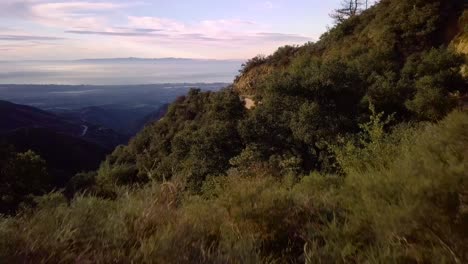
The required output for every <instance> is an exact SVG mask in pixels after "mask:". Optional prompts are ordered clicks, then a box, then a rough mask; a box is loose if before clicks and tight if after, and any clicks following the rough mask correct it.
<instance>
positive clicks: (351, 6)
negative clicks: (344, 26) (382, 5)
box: [330, 0, 368, 23]
mask: <svg viewBox="0 0 468 264" xmlns="http://www.w3.org/2000/svg"><path fill="white" fill-rule="evenodd" d="M363 6H365V7H366V8H367V6H368V1H365V4H364V3H363V2H362V1H361V0H342V1H341V7H340V8H338V9H335V11H334V12H333V13H332V14H331V15H330V16H331V17H332V18H333V19H334V20H335V21H336V22H337V23H341V22H343V21H345V20H346V19H348V18H350V17H354V16H356V15H358V14H359V13H361V11H362V9H363Z"/></svg>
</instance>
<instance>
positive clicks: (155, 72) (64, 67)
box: [0, 60, 242, 85]
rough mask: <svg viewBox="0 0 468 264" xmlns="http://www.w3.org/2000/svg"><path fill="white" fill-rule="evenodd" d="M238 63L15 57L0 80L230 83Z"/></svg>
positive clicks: (0, 71)
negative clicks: (42, 59) (20, 59)
mask: <svg viewBox="0 0 468 264" xmlns="http://www.w3.org/2000/svg"><path fill="white" fill-rule="evenodd" d="M241 64H242V62H240V61H227V60H226V61H214V60H181V61H178V60H167V61H165V60H163V61H158V60H137V61H132V60H129V61H127V62H116V61H112V60H110V61H106V62H105V63H103V62H97V61H92V60H89V61H49V62H46V61H40V62H34V61H17V62H8V63H0V84H59V85H60V84H62V85H139V84H159V83H217V82H221V83H231V82H232V81H233V80H234V78H235V76H236V75H237V73H238V70H239V69H240V67H241Z"/></svg>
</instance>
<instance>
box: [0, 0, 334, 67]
mask: <svg viewBox="0 0 468 264" xmlns="http://www.w3.org/2000/svg"><path fill="white" fill-rule="evenodd" d="M339 2H340V0H270V1H264V0H236V1H226V0H141V1H140V0H102V1H94V0H0V61H1V60H10V61H11V60H73V59H85V58H122V57H140V58H162V57H178V58H203V59H248V58H251V57H253V56H256V55H258V54H264V55H268V54H271V53H272V52H274V51H275V50H276V49H277V48H278V47H280V46H284V45H295V44H303V43H306V42H308V41H316V40H317V39H318V38H319V37H320V35H321V34H322V33H324V32H325V31H326V29H327V26H331V25H332V23H333V22H332V20H331V19H330V17H329V14H330V13H331V12H332V10H333V9H335V8H337V7H338V5H339Z"/></svg>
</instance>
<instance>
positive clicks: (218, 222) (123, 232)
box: [0, 0, 468, 264]
mask: <svg viewBox="0 0 468 264" xmlns="http://www.w3.org/2000/svg"><path fill="white" fill-rule="evenodd" d="M464 11H465V10H464V5H463V1H459V0H382V1H380V2H379V3H378V4H376V5H374V6H372V7H370V8H369V9H367V10H362V12H359V13H358V14H356V15H352V16H350V17H349V18H347V19H345V20H344V21H342V22H339V23H338V24H336V25H335V26H334V27H332V28H331V29H330V30H329V31H328V32H326V33H324V34H323V35H322V37H321V38H320V40H319V41H317V42H316V43H306V44H304V45H303V46H297V47H289V46H287V47H281V48H279V49H278V50H277V51H276V52H275V53H274V54H272V55H270V56H267V57H255V58H253V59H251V60H249V61H247V62H246V63H245V64H244V66H243V67H242V69H241V70H240V74H239V76H238V77H237V78H236V80H235V82H234V83H233V84H232V86H230V87H227V88H225V89H222V90H220V91H217V92H211V91H208V92H204V91H202V90H200V89H191V90H190V91H189V92H188V94H187V95H185V96H181V97H179V98H178V99H177V100H176V101H175V102H174V103H172V104H171V105H170V106H169V108H168V109H167V111H166V112H165V115H164V117H163V118H162V119H160V120H159V121H158V122H153V123H150V124H148V125H146V126H145V127H144V129H143V130H142V131H141V132H139V133H138V134H137V135H136V136H135V137H133V138H132V139H131V140H130V142H129V143H128V144H127V145H125V146H119V147H117V148H116V149H115V150H114V152H113V153H112V154H110V155H109V156H107V158H106V160H105V161H104V162H102V163H101V164H100V167H99V169H98V170H97V171H95V172H89V173H80V174H77V175H76V176H75V177H73V178H72V180H71V185H73V188H70V189H69V190H71V192H75V196H74V198H72V199H67V198H66V197H65V196H64V194H63V193H61V192H54V193H51V194H49V195H46V196H42V197H40V198H37V206H36V207H35V208H34V209H30V210H23V211H20V214H18V215H17V216H15V217H13V218H4V219H1V220H0V237H4V238H5V239H3V240H2V239H1V238H0V259H1V258H3V259H6V260H8V261H9V262H24V261H31V260H32V261H34V260H47V261H49V262H59V261H61V262H66V263H68V262H70V263H73V262H76V261H78V262H102V263H108V262H117V263H129V262H135V263H457V264H458V263H467V262H468V254H467V252H468V246H467V245H468V233H467V230H468V210H467V208H468V171H467V170H466V169H465V168H466V164H468V160H467V158H468V152H467V150H468V134H467V133H468V113H467V112H466V109H463V107H460V105H459V103H460V99H461V98H462V97H463V95H465V94H466V93H467V92H468V79H467V77H466V76H464V75H463V74H462V69H463V66H464V64H465V63H466V61H465V59H466V58H465V55H464V54H462V53H460V52H459V51H461V50H463V48H462V47H461V46H463V45H462V44H459V45H458V46H456V45H457V43H463V38H464V37H463V36H464V34H465V31H464V30H461V29H464V28H466V24H465V23H466V20H465V16H464V15H463V13H464ZM454 25H455V30H453V27H454ZM460 45H461V46H460ZM244 98H248V99H251V100H253V101H255V105H254V106H252V105H249V106H252V107H246V105H245V102H250V103H252V101H249V100H242V99H244ZM20 157H21V156H20ZM19 160H20V161H21V159H19ZM0 187H1V186H0ZM67 195H70V193H69V192H68V193H67Z"/></svg>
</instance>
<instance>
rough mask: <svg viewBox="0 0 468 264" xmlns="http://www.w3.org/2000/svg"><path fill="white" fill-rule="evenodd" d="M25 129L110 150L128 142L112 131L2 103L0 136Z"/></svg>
mask: <svg viewBox="0 0 468 264" xmlns="http://www.w3.org/2000/svg"><path fill="white" fill-rule="evenodd" d="M23 128H44V129H47V130H49V131H53V132H54V133H59V134H64V135H68V136H70V137H76V138H81V139H82V140H85V141H89V142H92V143H95V144H98V145H100V146H102V147H103V148H107V149H110V150H111V149H113V148H114V147H115V146H117V145H118V144H122V143H125V142H126V138H125V137H124V136H122V135H119V134H117V133H116V132H114V131H112V130H111V129H107V128H103V127H99V126H96V125H93V124H91V123H87V122H83V121H80V120H74V119H66V118H63V117H60V116H57V115H55V114H52V113H49V112H46V111H43V110H40V109H38V108H34V107H30V106H25V105H19V104H13V103H10V102H7V101H0V134H2V133H9V132H12V131H14V130H16V129H23Z"/></svg>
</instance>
